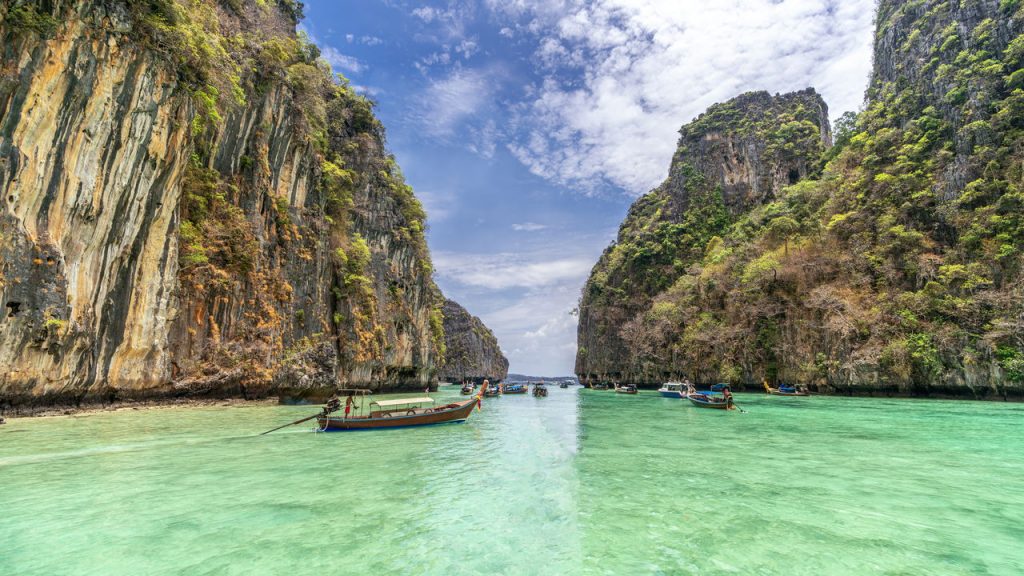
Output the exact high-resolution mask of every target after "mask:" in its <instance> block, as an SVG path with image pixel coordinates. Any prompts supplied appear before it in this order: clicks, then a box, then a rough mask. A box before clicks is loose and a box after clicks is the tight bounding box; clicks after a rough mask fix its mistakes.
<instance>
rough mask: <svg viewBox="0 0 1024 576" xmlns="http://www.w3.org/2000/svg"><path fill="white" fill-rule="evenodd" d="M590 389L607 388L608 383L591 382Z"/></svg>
mask: <svg viewBox="0 0 1024 576" xmlns="http://www.w3.org/2000/svg"><path fill="white" fill-rule="evenodd" d="M590 389H591V390H607V389H608V385H607V384H591V385H590Z"/></svg>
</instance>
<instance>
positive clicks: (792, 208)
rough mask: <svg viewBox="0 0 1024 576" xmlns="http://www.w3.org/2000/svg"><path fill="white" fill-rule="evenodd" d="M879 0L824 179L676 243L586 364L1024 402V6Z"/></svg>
mask: <svg viewBox="0 0 1024 576" xmlns="http://www.w3.org/2000/svg"><path fill="white" fill-rule="evenodd" d="M878 10H879V12H878V17H877V19H876V22H877V31H876V40H875V55H874V63H875V70H874V73H873V76H872V80H871V85H870V87H869V89H868V100H867V106H866V109H865V110H864V111H863V112H861V113H860V114H858V115H851V116H846V117H844V122H843V123H842V126H841V128H840V129H839V130H837V133H836V142H835V145H834V146H833V147H832V148H831V149H829V150H828V152H827V153H826V154H825V157H824V160H825V161H826V162H827V163H826V165H825V167H824V169H823V172H822V173H821V175H820V177H817V176H815V175H814V174H813V173H812V174H811V176H812V177H811V178H803V177H802V176H803V175H800V176H801V177H800V178H796V179H795V180H796V183H794V184H792V185H790V186H788V187H785V188H783V189H782V190H781V191H779V192H778V193H777V194H776V196H775V198H773V199H770V201H769V202H767V203H765V204H763V205H762V206H758V207H755V208H754V209H752V210H750V211H749V212H747V213H745V214H742V215H740V216H739V217H738V218H736V219H735V221H734V222H732V223H731V224H730V225H729V226H728V227H727V228H725V229H723V231H722V232H721V233H720V234H717V235H716V236H713V237H711V238H710V239H709V240H707V241H703V239H701V240H702V241H698V242H696V243H690V244H688V245H687V249H688V250H691V251H692V250H696V251H698V252H699V253H700V257H699V258H698V259H697V260H696V261H695V262H694V263H693V265H692V266H690V267H689V269H688V270H687V271H686V273H685V274H682V275H679V276H678V277H677V278H676V279H675V280H674V282H673V283H672V284H671V285H670V286H667V287H666V288H665V289H663V290H661V291H659V293H658V294H657V295H656V296H655V297H654V298H653V299H652V300H651V302H650V305H648V306H645V307H641V309H639V310H636V311H633V310H631V311H630V312H634V313H633V315H632V316H631V317H629V318H622V320H623V327H622V329H621V330H619V331H618V335H617V337H618V338H620V342H621V343H622V344H621V348H620V350H621V352H620V356H619V358H621V359H624V361H617V362H615V363H614V365H613V366H600V369H601V370H604V371H607V372H614V371H615V368H617V367H627V368H628V367H630V366H635V365H640V366H642V367H643V370H642V373H643V374H644V376H643V377H642V378H641V380H643V381H656V380H657V379H658V378H654V376H662V377H666V376H669V375H674V376H678V375H688V376H690V377H693V378H697V379H699V380H703V381H718V380H728V381H731V382H734V383H736V384H739V385H753V386H755V387H756V386H759V383H760V381H761V380H762V379H768V380H783V381H790V382H794V381H795V382H801V383H806V384H809V385H811V387H812V388H816V389H817V390H819V391H823V392H832V393H847V394H897V395H929V396H955V397H970V398H1011V397H1013V398H1020V397H1021V396H1024V389H1022V384H1024V292H1022V288H1021V286H1024V278H1022V273H1021V270H1022V264H1024V262H1022V258H1024V257H1022V252H1021V251H1022V246H1024V216H1022V214H1024V213H1022V210H1021V209H1022V208H1024V193H1022V186H1024V180H1022V165H1024V163H1022V160H1024V152H1022V150H1024V139H1022V136H1024V132H1022V129H1024V124H1022V122H1021V118H1024V114H1022V112H1024V91H1022V89H1024V71H1022V70H1021V64H1022V59H1024V37H1022V36H1021V32H1022V28H1024V7H1022V3H1021V2H1018V1H1016V0H1004V1H997V0H978V1H971V2H945V1H938V0H919V1H915V2H901V1H895V0H883V1H881V2H879V6H878ZM812 172H813V171H812ZM677 252H678V251H677ZM684 253H685V252H684ZM691 253H692V252H691ZM606 256H607V255H606ZM599 267H600V264H599ZM592 281H593V280H592ZM587 298H588V296H587V295H586V294H585V295H584V303H586V302H587ZM586 330H587V329H586V327H585V326H581V340H580V343H581V347H583V346H587V343H586V338H587V332H586ZM587 353H590V354H592V353H593V352H592V351H591V350H590V347H589V346H587ZM581 356H582V352H581ZM580 366H581V368H582V370H581V372H583V374H581V375H586V373H588V372H591V371H592V370H593V369H592V368H591V367H590V365H588V364H587V362H586V358H585V357H581V364H580ZM619 369H620V370H621V369H624V368H619Z"/></svg>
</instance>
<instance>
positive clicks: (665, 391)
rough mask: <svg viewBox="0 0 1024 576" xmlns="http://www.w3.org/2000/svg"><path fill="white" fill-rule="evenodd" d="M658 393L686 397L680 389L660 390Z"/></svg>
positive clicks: (669, 396) (673, 396)
mask: <svg viewBox="0 0 1024 576" xmlns="http://www.w3.org/2000/svg"><path fill="white" fill-rule="evenodd" d="M658 394H661V395H662V396H664V397H665V398H677V399H678V398H686V396H685V395H684V394H683V393H682V392H680V391H679V390H658Z"/></svg>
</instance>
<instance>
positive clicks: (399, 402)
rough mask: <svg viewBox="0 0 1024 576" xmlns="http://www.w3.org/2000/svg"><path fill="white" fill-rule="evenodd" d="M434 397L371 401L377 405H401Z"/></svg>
mask: <svg viewBox="0 0 1024 576" xmlns="http://www.w3.org/2000/svg"><path fill="white" fill-rule="evenodd" d="M433 401H434V399H433V398H430V397H429V396H424V397H423V398H399V399H398V400H380V401H374V402H371V404H376V405H377V406H384V407H386V406H402V405H403V404H422V403H424V402H433Z"/></svg>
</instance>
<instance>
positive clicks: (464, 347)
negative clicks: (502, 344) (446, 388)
mask: <svg viewBox="0 0 1024 576" xmlns="http://www.w3.org/2000/svg"><path fill="white" fill-rule="evenodd" d="M442 310H443V313H444V334H445V362H444V365H443V366H442V368H441V380H443V381H445V382H454V383H459V382H463V381H465V380H470V381H475V382H479V381H482V380H483V379H485V378H486V379H488V380H490V381H491V383H492V384H496V383H498V382H500V381H502V380H504V379H505V378H506V377H507V376H508V359H507V358H505V355H504V354H502V353H501V348H499V347H498V340H497V338H495V337H494V333H493V332H491V329H490V328H488V327H487V326H485V325H484V323H483V321H481V320H480V319H479V318H477V317H476V316H473V315H472V314H470V313H469V312H467V311H466V309H465V308H463V307H462V306H460V305H459V303H458V302H454V301H452V300H445V302H444V308H442Z"/></svg>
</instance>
